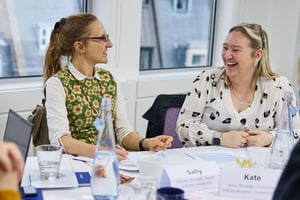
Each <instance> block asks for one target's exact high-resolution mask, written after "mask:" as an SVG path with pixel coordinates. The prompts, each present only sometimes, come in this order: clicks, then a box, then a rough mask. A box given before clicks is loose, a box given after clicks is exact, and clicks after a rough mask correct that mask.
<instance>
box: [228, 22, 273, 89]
mask: <svg viewBox="0 0 300 200" xmlns="http://www.w3.org/2000/svg"><path fill="white" fill-rule="evenodd" d="M233 31H237V32H241V33H242V34H243V35H245V36H246V37H247V38H248V39H249V40H250V47H251V48H252V49H253V50H257V49H262V51H263V53H262V57H261V59H260V60H259V61H258V63H257V66H256V67H257V69H256V70H255V72H254V74H253V77H252V83H256V81H257V80H258V78H259V77H261V76H263V77H265V78H267V79H273V78H276V77H278V74H276V73H275V72H273V71H272V70H271V67H270V61H269V44H268V43H269V42H268V35H267V33H266V32H265V31H264V30H263V29H262V27H261V26H260V25H259V24H239V25H237V26H234V27H232V28H231V29H230V30H229V32H228V33H231V32H233ZM224 77H225V83H226V84H227V85H228V86H229V85H230V81H229V78H228V77H227V75H226V73H224Z"/></svg>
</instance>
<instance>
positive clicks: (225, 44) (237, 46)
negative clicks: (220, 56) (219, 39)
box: [223, 42, 243, 49]
mask: <svg viewBox="0 0 300 200" xmlns="http://www.w3.org/2000/svg"><path fill="white" fill-rule="evenodd" d="M223 46H230V47H232V48H240V49H243V47H241V46H239V45H229V44H227V43H225V42H224V43H223Z"/></svg>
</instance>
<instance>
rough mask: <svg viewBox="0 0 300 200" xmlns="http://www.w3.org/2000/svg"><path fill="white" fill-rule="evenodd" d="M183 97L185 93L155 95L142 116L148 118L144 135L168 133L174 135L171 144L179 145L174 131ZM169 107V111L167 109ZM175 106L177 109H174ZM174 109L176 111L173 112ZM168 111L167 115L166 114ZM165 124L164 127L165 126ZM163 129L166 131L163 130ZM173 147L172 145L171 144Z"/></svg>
mask: <svg viewBox="0 0 300 200" xmlns="http://www.w3.org/2000/svg"><path fill="white" fill-rule="evenodd" d="M184 99H185V94H160V95H158V96H157V97H156V99H155V100H154V102H153V105H152V106H151V107H150V108H149V109H148V110H147V111H146V112H145V113H144V115H143V118H144V119H146V120H148V126H147V132H146V137H147V138H151V137H155V136H158V135H162V134H168V135H169V134H170V135H172V136H173V137H174V140H175V141H174V142H173V144H174V145H175V142H176V143H177V144H176V147H178V146H182V145H179V143H180V142H179V138H178V136H177V134H176V132H175V127H176V121H177V116H178V114H179V110H178V109H180V108H181V106H182V104H183V101H184ZM170 108H174V109H171V110H170V111H168V110H169V109H170ZM175 108H177V109H175ZM175 111H176V112H175ZM167 112H168V116H167V117H166V114H167ZM169 112H170V114H172V115H170V114H169ZM165 119H167V121H166V122H165ZM165 126H166V128H165ZM165 130H166V131H167V132H165ZM172 148H174V146H172Z"/></svg>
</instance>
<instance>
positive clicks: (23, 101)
mask: <svg viewBox="0 0 300 200" xmlns="http://www.w3.org/2000/svg"><path fill="white" fill-rule="evenodd" d="M92 2H93V12H94V13H95V14H96V15H97V16H98V17H99V19H100V20H101V21H102V22H103V23H104V25H105V27H106V29H107V32H108V33H109V34H110V35H111V38H112V40H113V45H114V47H113V48H112V49H111V50H110V52H109V54H110V55H109V59H110V62H109V63H108V64H107V66H106V67H108V68H109V69H110V70H112V71H113V73H114V74H115V75H117V77H118V78H119V80H120V82H121V83H122V89H123V94H124V96H125V98H126V99H127V109H128V110H127V112H128V115H129V119H130V121H131V122H132V124H133V125H134V127H135V128H136V130H137V131H138V132H140V134H141V135H144V134H145V130H146V125H147V122H146V121H145V120H144V119H142V118H141V116H142V114H143V113H144V112H145V111H146V110H147V109H148V108H149V107H150V105H151V104H152V102H153V100H154V98H155V97H156V96H157V95H158V94H160V93H185V91H186V90H187V89H188V88H189V87H190V82H191V80H192V79H193V78H194V76H195V75H196V74H197V73H198V72H199V71H200V69H185V70H182V69H181V70H171V71H165V70H164V71H163V72H157V71H156V72H143V73H139V66H138V65H139V38H140V27H141V25H140V24H141V6H142V5H141V2H142V1H140V0H122V1H119V0H94V1H92ZM104 4H105V5H104ZM299 8H300V1H299V0H289V1H283V0H226V1H218V16H217V28H216V35H215V48H214V58H213V64H214V65H222V61H221V56H220V52H221V48H222V44H223V41H224V38H225V36H226V34H227V31H228V30H229V28H230V27H231V26H233V25H235V24H237V23H239V22H249V23H259V24H261V25H262V26H263V28H264V29H266V30H267V32H268V33H269V40H270V49H271V52H270V54H271V57H270V59H271V65H272V66H273V68H274V70H275V71H277V72H279V73H282V74H284V75H286V76H287V77H288V78H289V79H290V80H291V81H292V82H293V83H294V85H296V84H295V83H296V82H295V80H296V78H295V75H294V74H295V70H296V66H295V65H296V60H297V56H298V55H300V47H299V44H300V43H299V41H300V38H299V33H300V31H299V30H300V22H299V20H300V17H299ZM297 41H298V42H297ZM297 89H298V88H297ZM41 98H42V91H41V78H33V79H30V80H26V81H24V79H13V80H7V79H5V80H0V102H1V103H0V138H2V135H3V133H4V127H5V122H6V116H7V111H8V108H14V109H15V110H16V111H18V112H19V113H21V114H22V115H23V116H28V114H29V113H30V112H31V110H32V109H33V108H34V106H35V105H36V104H37V103H40V101H41Z"/></svg>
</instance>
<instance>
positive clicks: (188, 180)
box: [160, 162, 220, 191]
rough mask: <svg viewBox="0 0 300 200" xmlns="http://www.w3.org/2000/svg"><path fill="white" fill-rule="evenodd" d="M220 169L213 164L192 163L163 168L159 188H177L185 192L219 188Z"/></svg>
mask: <svg viewBox="0 0 300 200" xmlns="http://www.w3.org/2000/svg"><path fill="white" fill-rule="evenodd" d="M219 177H220V169H219V167H218V166H217V164H216V163H215V162H193V163H188V164H180V165H170V166H165V167H164V170H163V173H162V177H161V183H160V187H168V186H172V187H178V188H182V189H183V190H185V191H201V190H207V189H215V190H218V188H219Z"/></svg>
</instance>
